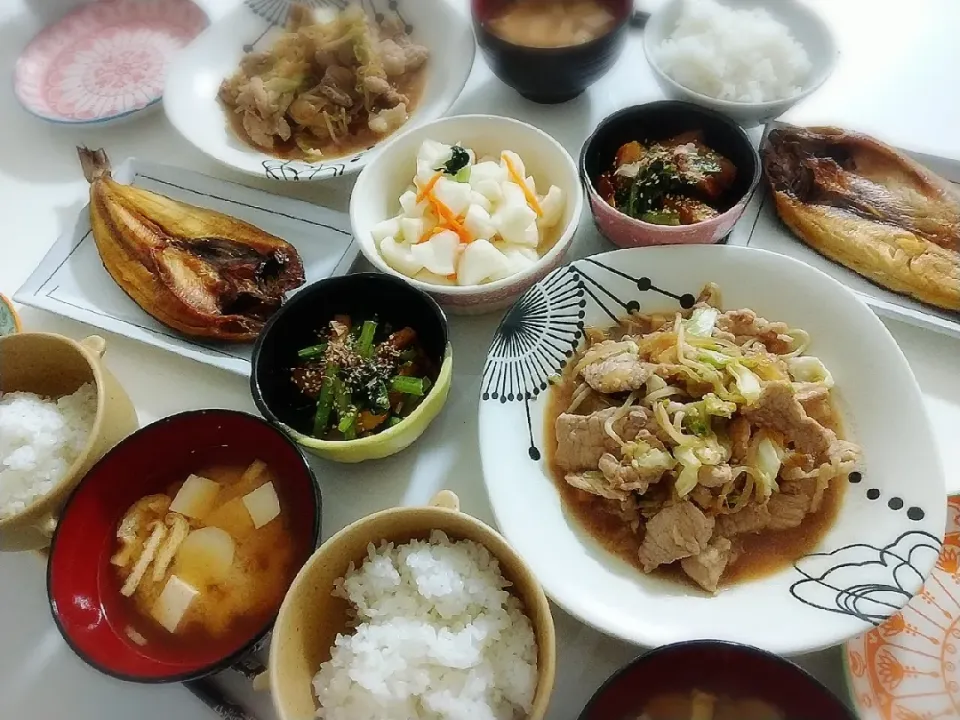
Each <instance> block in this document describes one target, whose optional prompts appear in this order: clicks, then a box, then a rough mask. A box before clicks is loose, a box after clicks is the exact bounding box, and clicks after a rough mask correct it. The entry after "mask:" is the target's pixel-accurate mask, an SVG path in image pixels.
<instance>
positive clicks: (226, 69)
mask: <svg viewBox="0 0 960 720" xmlns="http://www.w3.org/2000/svg"><path fill="white" fill-rule="evenodd" d="M311 4H312V5H314V6H317V5H333V4H334V3H317V2H313V3H311ZM291 6H292V3H290V2H287V1H286V0H282V1H281V0H245V2H242V3H238V5H237V7H236V8H234V9H233V10H232V11H231V12H230V13H228V14H227V15H226V16H225V17H223V18H222V19H221V20H218V21H217V22H215V23H213V24H212V25H211V26H210V27H208V28H207V29H206V30H205V31H204V32H203V33H201V34H200V36H199V37H197V39H196V40H194V41H193V43H191V44H190V45H189V46H188V47H187V48H185V49H184V50H183V51H182V52H180V53H179V54H178V55H177V56H176V57H175V59H174V60H173V62H172V63H171V64H170V68H169V70H168V72H167V82H166V88H165V89H164V95H163V107H164V110H165V111H166V113H167V118H168V119H169V120H170V123H171V124H172V125H173V127H174V128H175V129H176V130H177V132H179V133H180V134H181V135H182V136H183V137H184V138H185V139H186V140H187V141H189V142H190V143H192V144H193V145H194V146H195V147H196V148H197V149H198V150H200V151H201V152H203V153H206V154H207V155H209V156H210V157H212V158H213V159H214V160H218V161H219V162H222V163H223V164H224V165H227V166H228V167H232V168H234V169H236V170H239V171H241V172H244V173H248V174H250V175H256V176H258V177H267V178H269V179H271V180H287V181H299V180H326V179H328V178H334V177H341V176H344V175H352V174H353V173H356V172H359V171H360V170H361V169H362V168H363V167H364V165H366V164H367V162H368V161H369V160H370V158H371V157H372V156H373V155H374V154H375V151H376V150H377V149H378V148H380V147H381V146H382V145H384V144H385V143H386V142H387V141H388V140H389V139H390V137H392V136H390V137H387V138H384V139H383V140H381V141H380V142H379V143H377V144H376V145H374V146H373V147H371V148H367V149H365V150H360V151H359V152H355V153H352V154H349V155H346V156H343V157H337V158H330V159H329V160H324V161H323V162H317V163H310V162H305V161H303V160H284V159H281V158H277V157H275V156H273V155H270V154H268V153H264V152H261V151H259V150H257V149H255V148H253V147H251V146H250V145H248V144H247V143H245V142H243V141H242V140H241V139H240V138H238V137H236V135H235V134H234V132H233V131H232V130H231V129H230V127H229V125H228V122H227V114H226V111H225V110H224V108H223V107H222V106H221V104H220V101H219V100H218V99H217V91H218V89H219V87H220V83H221V82H222V81H223V79H224V78H226V77H228V76H229V75H232V74H233V73H234V72H235V71H236V69H237V68H238V67H239V64H240V59H241V58H242V57H243V56H244V54H245V53H246V52H248V51H251V50H253V51H257V52H259V51H262V50H266V49H268V48H269V47H270V46H271V45H272V44H273V42H274V40H275V39H276V37H277V36H278V35H279V34H280V33H281V29H282V27H283V26H284V24H285V22H286V17H287V13H288V11H289V8H290V7H291ZM363 6H364V8H365V9H366V10H367V12H368V14H369V15H371V16H372V17H376V18H383V19H389V18H392V17H394V16H397V17H399V18H400V19H401V20H402V21H404V22H405V23H406V24H407V26H408V27H409V28H410V36H411V37H412V38H413V40H414V42H417V43H420V44H421V45H424V46H425V47H427V49H429V50H430V60H429V61H428V63H427V66H426V71H425V72H426V73H427V77H426V84H425V86H424V89H423V95H422V96H421V98H420V102H419V103H417V105H416V107H415V108H414V111H413V113H411V116H410V119H409V120H408V121H407V123H406V124H405V125H404V126H403V127H402V128H400V130H399V131H398V132H403V130H405V129H407V128H412V127H415V126H417V125H420V124H422V123H425V122H429V121H430V120H434V119H436V118H438V117H440V116H442V115H443V114H444V113H446V112H447V110H449V109H450V106H451V105H453V103H454V101H455V100H456V99H457V97H459V95H460V91H461V90H463V86H464V85H465V84H466V82H467V78H468V77H469V76H470V71H471V70H472V69H473V59H474V55H475V54H476V41H475V40H474V37H473V30H472V28H471V26H470V19H469V18H468V17H467V16H466V15H465V14H464V13H462V12H460V11H459V10H457V9H456V8H455V7H454V6H453V5H452V4H451V3H448V2H429V3H428V2H421V0H366V1H365V2H364V3H363Z"/></svg>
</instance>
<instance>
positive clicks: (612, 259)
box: [480, 246, 946, 655]
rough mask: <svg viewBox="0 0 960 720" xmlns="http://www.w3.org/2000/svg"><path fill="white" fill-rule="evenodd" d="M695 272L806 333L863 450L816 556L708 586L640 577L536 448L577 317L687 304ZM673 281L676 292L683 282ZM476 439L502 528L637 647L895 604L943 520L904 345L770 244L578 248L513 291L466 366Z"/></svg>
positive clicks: (550, 583) (752, 631)
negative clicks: (598, 533) (571, 507)
mask: <svg viewBox="0 0 960 720" xmlns="http://www.w3.org/2000/svg"><path fill="white" fill-rule="evenodd" d="M709 281H713V282H716V283H718V284H719V285H720V287H721V290H722V297H723V304H724V306H725V307H726V308H743V307H748V308H752V309H753V310H755V311H756V312H757V313H758V314H760V315H761V316H763V317H765V318H767V319H770V320H782V321H785V322H787V323H788V324H789V325H790V326H791V327H800V328H803V329H805V330H806V331H807V332H809V333H810V335H811V338H812V346H811V351H812V352H813V353H814V354H816V355H818V356H819V357H821V358H822V359H823V361H824V362H825V363H826V365H827V367H828V368H830V371H831V373H832V374H833V376H834V378H835V379H836V383H837V392H838V399H839V405H840V408H841V412H842V414H843V416H844V422H845V426H846V427H847V429H848V430H849V433H850V435H851V439H853V440H855V441H856V442H858V443H860V444H861V445H862V447H863V451H864V463H863V465H864V467H863V473H862V479H861V480H860V482H857V483H853V482H851V483H850V485H849V487H848V488H846V494H845V497H844V500H843V504H842V506H841V508H840V513H839V516H838V518H837V521H836V523H835V524H834V526H833V527H832V528H831V529H830V530H829V531H828V532H827V534H826V535H825V537H824V538H823V540H822V541H821V543H820V546H819V547H818V551H817V553H816V554H814V555H810V556H807V557H804V558H800V559H798V560H797V561H796V563H795V564H794V566H793V567H788V568H787V569H784V570H782V571H780V572H777V573H776V574H773V575H769V576H767V577H764V578H761V579H758V580H753V581H749V582H744V583H740V584H737V585H734V586H732V587H729V588H726V589H723V590H721V592H720V593H719V594H718V595H716V596H714V597H711V596H709V595H707V594H705V593H701V592H698V591H696V590H694V589H692V588H690V587H687V586H685V585H681V584H678V583H676V582H672V581H670V580H665V579H661V578H659V577H657V576H655V575H654V576H650V575H643V574H642V573H641V572H640V571H639V570H637V569H636V568H634V567H633V566H632V565H629V564H627V563H626V562H624V561H622V560H621V559H619V558H617V557H615V556H614V555H612V554H611V553H609V552H607V551H606V550H604V549H603V548H602V547H601V546H600V544H599V543H597V542H596V541H594V540H593V539H592V538H590V536H589V535H588V534H587V533H586V532H585V531H584V530H583V529H582V528H581V527H580V526H579V524H578V523H577V521H576V520H575V519H572V518H570V517H569V516H568V515H567V513H566V512H565V511H564V508H563V506H562V504H561V498H560V496H559V494H558V491H557V488H556V486H555V484H554V480H553V479H552V478H551V477H550V475H549V471H548V469H547V468H546V467H545V464H544V462H543V460H542V459H541V458H542V457H543V456H544V454H545V450H546V448H545V447H544V445H543V442H544V433H543V423H544V411H545V408H546V404H547V403H546V395H547V393H546V392H544V391H545V390H546V388H547V387H548V384H547V378H548V377H549V376H551V375H553V374H555V373H557V372H559V371H560V369H561V368H562V366H563V364H564V362H565V361H566V358H567V357H568V356H569V355H570V354H572V351H573V349H575V348H576V347H577V346H578V344H579V342H580V338H581V337H582V333H583V327H584V325H606V326H608V325H610V324H611V323H612V319H613V318H615V317H620V316H623V315H626V314H627V312H628V310H629V309H632V308H637V309H640V310H641V311H643V312H648V311H657V310H660V311H662V310H669V309H673V308H677V307H678V305H679V303H680V302H681V301H683V302H686V303H690V304H692V302H693V296H694V295H695V294H697V293H698V292H699V291H700V289H701V288H702V287H703V285H704V284H705V283H707V282H709ZM684 296H688V297H684ZM480 454H481V459H482V463H483V474H484V479H485V482H486V485H487V491H488V493H489V495H490V501H491V503H492V505H493V509H494V513H495V515H496V518H497V522H498V523H499V526H500V529H501V531H502V532H503V533H504V535H505V536H506V537H507V539H508V540H509V541H510V543H511V544H513V546H514V547H515V548H516V549H517V550H518V551H519V552H520V554H521V555H522V556H523V558H524V560H526V561H527V562H528V563H529V564H530V566H531V567H532V568H533V571H534V572H535V573H536V575H537V577H538V579H539V580H540V582H541V583H542V584H543V586H544V589H545V590H546V591H547V593H548V594H549V595H550V596H551V598H552V599H553V600H555V601H556V602H557V603H558V604H559V605H560V606H561V607H563V608H564V609H565V610H567V611H568V612H570V613H572V614H573V615H576V616H577V617H579V618H580V619H582V620H583V621H584V622H586V623H588V624H590V625H592V626H594V627H595V628H597V629H599V630H601V631H603V632H606V633H609V634H610V635H614V636H617V637H620V638H622V639H624V640H627V641H630V642H634V643H637V644H639V645H644V646H657V645H663V644H667V643H674V642H681V641H684V640H694V639H706V638H716V639H722V640H730V641H734V642H740V643H746V644H748V645H754V646H756V647H760V648H764V649H766V650H770V651H772V652H775V653H778V654H781V655H792V654H797V653H804V652H810V651H813V650H817V649H820V648H824V647H827V646H830V645H836V644H838V643H841V642H843V641H844V640H846V639H848V638H850V637H852V636H854V635H856V634H857V633H859V632H862V631H864V630H865V629H868V628H869V627H871V626H872V625H874V624H877V623H879V622H881V621H882V620H883V619H884V618H886V617H887V616H889V615H891V614H892V613H894V612H896V611H897V610H899V609H900V608H901V607H902V606H903V605H904V604H905V603H906V602H907V601H908V600H909V599H910V598H911V597H912V596H913V594H914V593H916V592H917V591H918V590H919V589H920V587H921V585H922V584H923V581H924V578H925V577H926V576H927V574H928V573H929V572H930V570H931V568H932V567H933V565H934V562H935V561H936V559H937V555H938V553H939V550H940V546H941V542H942V539H943V530H944V523H945V519H946V503H945V497H946V492H945V489H944V477H943V469H942V468H941V466H940V461H939V455H938V453H937V451H936V448H935V447H934V443H933V439H932V434H931V431H930V427H929V423H928V420H927V416H926V414H925V411H924V407H923V401H922V398H921V395H920V389H919V387H918V386H917V383H916V380H915V379H914V377H913V373H912V372H911V370H910V368H909V366H908V365H907V362H906V359H905V358H904V356H903V353H902V352H901V351H900V349H899V347H897V344H896V342H895V341H894V340H893V338H892V336H891V335H890V333H889V332H888V331H887V329H886V328H885V327H884V326H883V324H882V323H881V322H880V321H879V320H878V319H877V317H876V315H874V314H873V312H872V311H871V310H870V309H869V308H868V307H867V306H866V305H865V304H864V303H863V302H862V301H860V300H859V299H858V298H857V297H856V296H855V295H854V294H853V293H852V292H850V291H849V290H847V289H846V288H845V287H843V286H842V285H841V284H840V283H838V282H837V281H835V280H833V279H831V278H830V277H828V276H827V275H825V274H823V273H821V272H819V271H818V270H814V269H813V268H811V267H809V266H807V265H804V264H803V263H800V262H797V261H796V260H792V259H790V258H787V257H784V256H781V255H776V254H773V253H768V252H763V251H758V250H751V249H746V248H738V247H716V246H691V247H671V248H637V249H632V250H620V251H616V252H612V253H605V254H602V255H597V256H594V257H592V258H586V259H584V260H578V261H577V262H574V263H572V264H571V265H568V266H566V267H563V268H560V269H558V270H556V271H555V272H553V273H551V274H550V275H548V276H547V277H546V278H544V279H543V280H542V281H541V282H540V283H538V284H537V285H535V286H533V287H532V288H530V290H528V291H527V292H526V294H524V296H523V297H521V298H520V299H519V300H518V301H517V303H516V304H515V305H514V306H513V308H512V309H511V310H510V312H508V314H507V315H506V317H505V318H504V320H503V323H502V324H501V326H500V328H499V329H498V330H497V334H496V336H495V337H494V340H493V344H492V346H491V349H490V352H489V355H488V357H487V362H486V366H485V367H484V373H483V377H482V380H481V402H480Z"/></svg>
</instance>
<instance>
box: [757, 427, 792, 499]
mask: <svg viewBox="0 0 960 720" xmlns="http://www.w3.org/2000/svg"><path fill="white" fill-rule="evenodd" d="M784 454H785V451H784V449H783V447H781V445H780V444H779V443H777V442H776V441H775V440H773V438H771V437H770V435H769V434H768V433H766V432H764V431H762V430H761V431H760V432H759V433H757V437H756V438H755V440H754V443H753V452H752V453H751V456H752V460H753V462H752V468H753V471H754V472H753V477H754V480H755V481H756V491H757V496H758V498H759V499H760V500H764V499H766V498H768V497H770V496H771V495H772V494H773V492H774V491H775V490H778V489H779V486H778V485H777V475H779V474H780V467H781V465H782V463H783V456H784Z"/></svg>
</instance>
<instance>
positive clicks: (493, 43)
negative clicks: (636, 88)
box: [471, 0, 633, 104]
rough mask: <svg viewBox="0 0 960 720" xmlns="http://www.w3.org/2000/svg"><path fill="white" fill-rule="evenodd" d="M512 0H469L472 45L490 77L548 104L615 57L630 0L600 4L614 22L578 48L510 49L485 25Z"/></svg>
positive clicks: (592, 78) (568, 96)
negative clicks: (473, 41) (607, 9)
mask: <svg viewBox="0 0 960 720" xmlns="http://www.w3.org/2000/svg"><path fill="white" fill-rule="evenodd" d="M509 2H511V0H471V7H472V12H473V29H474V33H475V34H476V36H477V44H478V45H479V46H480V50H481V52H482V53H483V56H484V57H485V58H486V60H487V64H488V65H490V69H491V70H493V73H494V74H495V75H496V76H497V77H498V78H500V80H501V81H503V82H504V83H505V84H507V85H509V86H510V87H512V88H513V89H514V90H516V91H517V92H518V93H520V94H521V95H522V96H523V97H525V98H527V99H528V100H532V101H533V102H537V103H544V104H552V103H562V102H567V101H568V100H572V99H573V98H575V97H577V96H578V95H580V94H581V93H582V92H583V91H584V90H586V89H587V88H588V87H589V86H590V85H592V84H593V83H595V82H596V81H597V80H599V79H600V78H601V77H603V76H604V75H605V74H606V73H607V71H608V70H610V68H611V67H613V65H614V63H615V62H616V61H617V58H619V57H620V53H621V51H622V50H623V48H624V44H625V42H626V39H627V32H628V30H629V27H630V19H631V17H632V14H633V0H603V4H604V5H606V6H607V7H608V8H609V9H610V11H611V12H612V13H613V15H614V17H615V18H616V21H615V23H614V25H613V27H612V29H611V30H610V31H608V32H607V33H606V34H605V35H601V36H600V37H598V38H596V39H594V40H590V41H589V42H586V43H583V44H580V45H567V46H562V47H548V48H541V47H528V46H525V45H515V44H513V43H511V42H508V41H506V40H504V39H503V38H501V37H499V36H498V35H496V34H495V33H494V32H493V31H492V30H491V29H490V28H489V26H488V24H487V23H488V21H489V20H490V19H491V18H493V17H495V16H496V14H497V13H498V12H500V10H501V9H502V8H503V7H504V6H505V5H507V4H508V3H509Z"/></svg>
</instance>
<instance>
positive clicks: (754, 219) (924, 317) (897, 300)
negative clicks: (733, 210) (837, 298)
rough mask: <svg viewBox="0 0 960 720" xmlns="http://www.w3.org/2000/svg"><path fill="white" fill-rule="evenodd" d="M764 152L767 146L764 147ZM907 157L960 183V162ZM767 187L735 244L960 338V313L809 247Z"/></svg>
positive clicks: (733, 237) (881, 311) (733, 236)
mask: <svg viewBox="0 0 960 720" xmlns="http://www.w3.org/2000/svg"><path fill="white" fill-rule="evenodd" d="M775 127H777V123H772V124H770V125H768V126H767V127H766V129H765V131H764V134H763V141H764V142H765V141H766V137H767V133H769V132H770V130H771V129H773V128H775ZM761 147H763V144H762V142H761ZM903 152H904V154H906V155H909V156H910V157H912V158H913V159H914V160H916V161H917V162H918V163H920V164H921V165H924V166H925V167H927V168H928V169H930V170H932V171H933V172H935V173H937V174H938V175H940V176H941V177H943V178H946V179H947V180H949V181H950V182H952V183H958V184H960V163H957V162H955V161H953V160H949V159H946V158H939V157H933V156H930V155H924V154H922V153H913V152H909V151H903ZM762 182H763V187H762V188H761V189H760V190H758V191H757V192H756V193H755V194H754V196H753V199H752V200H751V201H750V205H748V206H747V210H746V212H744V214H743V217H742V218H741V219H740V222H738V223H737V225H736V226H735V227H734V229H733V231H732V232H731V233H730V244H731V245H746V246H749V247H755V248H761V249H763V250H771V251H773V252H777V253H780V254H781V255H789V256H790V257H792V258H796V259H797V260H802V261H803V262H805V263H807V265H812V266H813V267H815V268H817V269H818V270H822V271H823V272H825V273H827V275H830V276H831V277H833V278H835V279H836V280H839V281H840V282H842V283H843V284H844V285H846V286H847V287H848V288H850V289H851V290H853V291H854V292H855V293H857V295H859V296H860V297H861V298H862V299H863V300H864V301H865V302H866V303H867V304H868V305H870V307H872V308H873V309H874V311H875V312H876V313H877V314H878V315H881V316H884V317H890V318H893V319H895V320H900V321H902V322H905V323H910V324H911V325H917V326H919V327H923V328H927V329H930V330H935V331H937V332H941V333H945V334H947V335H952V336H954V337H958V338H960V313H958V312H950V311H949V310H941V309H939V308H935V307H933V306H932V305H925V304H923V303H921V302H918V301H916V300H912V299H911V298H909V297H907V296H906V295H900V294H898V293H895V292H892V291H890V290H886V289H884V288H882V287H880V286H879V285H874V284H873V283H872V282H870V281H869V280H867V279H866V278H864V277H862V276H860V275H858V274H857V273H855V272H853V271H852V270H848V269H847V268H845V267H844V266H843V265H840V264H838V263H835V262H833V261H832V260H830V259H828V258H827V257H825V256H823V255H821V254H820V253H818V252H817V251H816V250H814V249H813V248H811V247H809V246H807V245H806V244H804V242H803V241H802V240H800V239H799V238H798V237H796V236H795V235H794V234H793V233H792V232H791V231H790V230H789V228H787V227H786V226H785V225H784V224H783V223H782V222H780V218H779V217H778V216H777V210H776V208H775V207H774V203H773V197H772V196H771V194H770V191H769V188H768V187H767V185H766V181H765V180H764V181H762ZM958 190H960V188H958ZM757 282H763V278H757Z"/></svg>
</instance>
